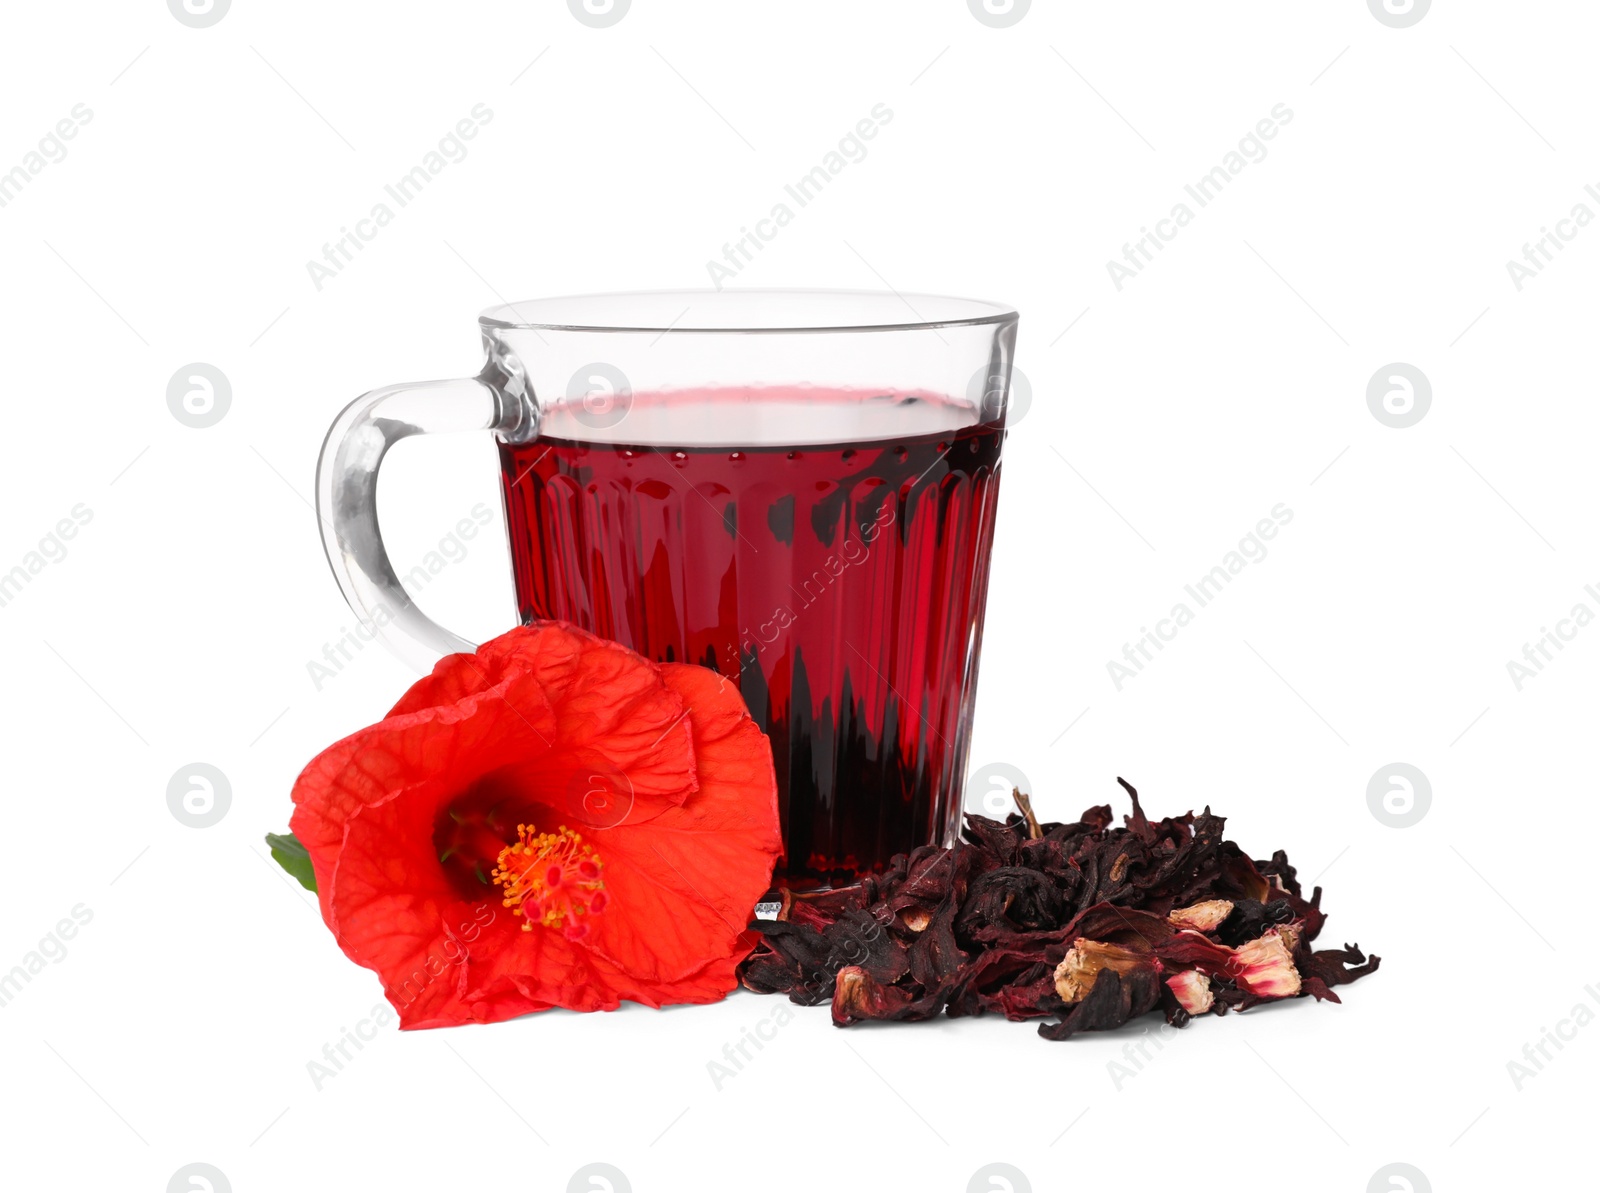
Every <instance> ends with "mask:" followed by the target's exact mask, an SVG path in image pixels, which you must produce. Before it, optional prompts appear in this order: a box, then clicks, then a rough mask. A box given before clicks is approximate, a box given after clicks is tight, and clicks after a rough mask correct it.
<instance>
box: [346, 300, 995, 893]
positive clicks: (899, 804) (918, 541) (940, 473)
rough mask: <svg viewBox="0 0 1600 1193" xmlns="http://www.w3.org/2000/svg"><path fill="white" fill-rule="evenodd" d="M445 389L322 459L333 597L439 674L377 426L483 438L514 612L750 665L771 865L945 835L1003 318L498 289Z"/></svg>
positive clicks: (928, 303)
mask: <svg viewBox="0 0 1600 1193" xmlns="http://www.w3.org/2000/svg"><path fill="white" fill-rule="evenodd" d="M479 323H480V325H481V327H482V332H483V340H484V345H485V348H486V350H487V359H486V361H485V364H484V367H483V369H482V371H481V372H480V373H479V375H478V376H477V377H475V378H471V379H464V380H458V381H430V382H422V383H418V384H412V385H392V386H388V387H386V388H384V389H378V390H373V391H372V392H371V393H368V394H365V395H363V396H362V397H360V398H358V399H356V401H355V402H353V403H352V404H351V405H350V406H349V407H347V408H346V409H345V410H344V411H343V413H341V414H340V415H339V417H338V419H337V420H335V422H334V424H333V427H332V428H331V429H330V430H329V432H328V437H327V440H326V442H325V443H324V444H323V448H322V455H321V458H320V459H319V461H318V464H317V509H318V512H319V514H320V515H321V522H322V527H323V530H322V536H323V544H324V546H325V548H326V549H327V553H328V560H329V562H330V563H331V564H332V566H333V572H334V575H335V577H337V579H338V581H339V586H340V588H341V589H343V591H344V595H345V598H346V600H348V601H349V602H350V605H351V607H352V608H353V609H354V610H355V612H356V613H357V615H358V616H360V617H362V618H363V619H364V620H366V621H367V622H368V624H373V623H379V624H380V625H381V632H382V634H383V636H384V639H385V641H386V643H387V644H388V645H390V646H391V647H392V648H393V649H394V650H395V651H396V653H398V654H399V655H400V656H401V657H402V658H404V659H406V660H407V661H409V662H411V663H412V664H413V665H415V666H417V667H418V668H419V669H420V670H427V669H428V668H429V667H431V666H432V664H433V663H434V662H435V661H436V660H437V659H438V658H439V656H441V655H443V654H448V653H450V652H453V651H470V650H472V649H474V646H473V644H472V643H470V642H468V641H466V640H464V639H462V638H460V637H458V636H456V635H455V634H452V633H451V632H450V631H448V630H446V629H444V628H443V627H442V626H439V625H436V624H435V623H434V622H432V621H430V620H429V619H428V618H427V617H426V616H425V615H424V614H423V613H422V612H421V610H419V609H418V608H417V607H416V605H415V604H414V603H413V602H412V600H411V598H410V597H409V596H408V595H407V594H406V592H405V589H404V587H403V586H402V585H401V583H400V580H399V578H398V576H397V575H396V574H395V571H394V568H393V566H392V565H391V564H390V562H389V558H388V555H387V554H386V553H385V551H384V546H383V540H382V537H381V535H380V534H379V531H378V520H377V510H376V505H375V494H376V488H377V475H378V468H379V465H380V464H381V463H382V460H383V456H384V453H385V452H386V451H387V450H388V449H389V447H390V446H391V445H392V444H394V443H396V442H398V441H399V440H401V439H404V438H406V437H408V436H411V435H418V434H431V433H434V432H442V431H469V430H473V431H490V432H493V433H494V435H495V436H496V437H497V439H498V446H499V451H500V461H501V468H502V487H503V495H504V500H505V515H506V527H507V530H508V532H509V537H510V551H511V563H512V571H513V577H514V581H515V589H516V599H517V604H518V609H519V613H520V616H521V619H522V621H523V622H524V623H526V622H528V621H532V620H535V619H542V618H559V619H561V620H564V621H568V622H571V623H573V624H576V625H578V626H581V627H583V628H584V629H586V630H589V631H591V632H593V633H595V634H597V635H599V636H601V637H604V638H609V639H612V640H614V641H617V642H621V643H623V644H624V645H626V646H628V647H631V648H632V649H634V650H636V651H638V652H640V653H641V654H643V655H645V656H646V657H648V658H651V659H654V660H656V661H658V662H689V663H701V664H704V665H705V666H708V667H711V668H713V669H715V670H717V671H718V672H720V673H722V674H723V675H726V676H728V677H730V678H733V679H736V680H737V681H738V684H739V687H740V690H741V692H742V693H743V695H744V699H745V702H746V704H747V705H748V706H749V709H750V715H751V716H752V717H753V718H754V719H755V721H756V723H757V724H758V725H760V726H761V728H762V730H763V731H765V732H766V733H767V735H768V736H769V737H770V739H771V741H772V750H773V761H774V764H775V768H776V772H777V781H778V798H779V808H780V812H781V815H782V821H783V831H784V843H785V851H786V857H785V859H784V860H783V862H782V863H780V867H779V871H778V874H777V876H776V879H775V881H778V882H781V883H783V884H785V885H787V886H789V887H791V888H793V889H796V890H808V889H820V888H826V887H830V886H838V885H846V884H849V883H851V882H854V881H856V880H857V879H858V878H859V876H860V875H861V874H863V873H867V872H870V871H872V870H875V869H881V868H882V867H884V866H885V865H886V864H887V863H888V861H889V859H890V857H891V856H892V855H894V854H896V853H900V852H904V851H906V850H909V849H913V848H915V847H917V846H919V845H927V844H948V843H950V842H952V841H953V840H954V839H955V837H956V834H957V833H958V832H959V829H960V819H961V799H962V789H963V786H964V772H965V767H966V754H967V743H968V739H969V736H970V731H971V723H972V709H973V694H974V689H975V687H976V683H977V670H978V653H979V644H980V639H981V636H982V630H983V614H984V600H985V595H986V591H987V588H988V576H989V554H990V544H991V541H992V538H993V532H994V519H995V508H996V501H997V498H998V495H999V481H1000V455H1001V446H1002V444H1003V441H1004V438H1005V424H1006V406H1007V395H1008V392H1009V385H1010V376H1011V362H1012V356H1013V353H1014V351H1015V345H1016V328H1017V314H1016V312H1015V311H1014V310H1013V309H1011V308H1009V307H1005V306H1000V305H996V304H994V303H988V302H979V301H975V300H970V299H961V298H944V297H936V296H928V295H916V294H914V295H899V294H885V293H865V292H862V293H857V292H849V291H776V290H771V291H759V290H757V291H732V290H727V291H673V292H652V293H637V294H609V295H589V296H583V297H575V298H551V299H540V300H536V301H530V302H523V303H511V304H507V305H505V306H499V307H494V308H492V309H490V310H488V311H486V312H484V314H483V315H482V316H480V318H479Z"/></svg>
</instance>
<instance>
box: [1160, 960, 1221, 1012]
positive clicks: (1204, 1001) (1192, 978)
mask: <svg viewBox="0 0 1600 1193" xmlns="http://www.w3.org/2000/svg"><path fill="white" fill-rule="evenodd" d="M1167 989H1168V990H1170V991H1172V994H1173V997H1174V998H1176V999H1177V1000H1178V1004H1179V1005H1180V1006H1182V1007H1183V1009H1184V1010H1185V1011H1187V1012H1189V1014H1191V1015H1204V1014H1205V1013H1206V1012H1207V1011H1209V1010H1210V1009H1211V1004H1212V1001H1213V999H1212V995H1211V979H1210V978H1208V977H1206V975H1205V974H1203V973H1201V972H1200V971H1199V970H1198V969H1186V970H1184V971H1183V972H1182V973H1175V974H1173V975H1172V976H1171V977H1170V978H1168V979H1167Z"/></svg>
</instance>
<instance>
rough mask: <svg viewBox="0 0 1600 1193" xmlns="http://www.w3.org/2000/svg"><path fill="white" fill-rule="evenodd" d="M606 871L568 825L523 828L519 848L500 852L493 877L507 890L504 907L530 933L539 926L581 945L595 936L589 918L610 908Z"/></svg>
mask: <svg viewBox="0 0 1600 1193" xmlns="http://www.w3.org/2000/svg"><path fill="white" fill-rule="evenodd" d="M600 869H601V862H600V858H599V857H598V856H597V855H596V854H595V851H594V846H592V845H589V844H587V843H586V842H585V841H584V839H583V835H582V834H581V833H577V832H574V831H572V830H571V829H569V828H568V827H567V826H566V825H564V824H563V825H560V826H558V827H557V828H556V831H555V832H553V833H541V832H538V831H537V830H536V829H535V828H534V826H533V825H531V824H519V825H517V841H516V844H514V845H507V846H506V847H505V848H504V849H502V850H501V851H500V856H499V857H498V858H496V859H495V868H494V871H493V873H491V874H490V877H491V878H492V879H493V880H494V881H495V882H496V883H497V884H499V885H500V886H501V887H502V888H503V889H504V891H505V897H504V898H503V899H501V901H500V902H501V905H502V906H505V907H509V908H511V914H512V915H520V916H522V917H523V923H522V930H523V931H524V932H532V931H533V926H534V925H535V924H539V925H541V926H542V927H545V928H556V929H559V930H560V931H561V933H562V935H564V936H566V937H567V939H569V940H581V939H582V938H583V937H585V936H587V935H588V934H589V925H588V923H587V922H586V920H587V917H589V916H590V915H594V914H598V913H599V912H601V911H603V910H604V909H605V905H606V900H607V896H606V892H605V883H604V882H603V881H602V880H601V877H600Z"/></svg>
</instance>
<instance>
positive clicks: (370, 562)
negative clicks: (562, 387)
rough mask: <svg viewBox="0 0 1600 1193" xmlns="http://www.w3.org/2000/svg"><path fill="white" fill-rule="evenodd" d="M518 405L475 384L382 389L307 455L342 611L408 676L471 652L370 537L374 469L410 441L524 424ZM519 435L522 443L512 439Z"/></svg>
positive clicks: (351, 409) (354, 405) (349, 411)
mask: <svg viewBox="0 0 1600 1193" xmlns="http://www.w3.org/2000/svg"><path fill="white" fill-rule="evenodd" d="M529 421H531V420H529V419H528V418H527V412H526V411H525V410H524V409H523V407H522V404H521V403H519V402H517V401H516V400H515V399H512V398H509V397H507V396H506V395H505V394H503V393H502V392H501V391H499V390H497V389H496V388H495V387H493V386H491V385H488V384H486V383H485V382H483V381H481V380H479V379H477V378H471V377H469V378H462V379H460V380H456V381H419V382H413V383H410V384H406V385H388V386H385V387H384V388H382V389H375V390H372V391H371V392H369V393H365V394H362V395H361V396H360V397H359V398H357V399H356V400H355V401H354V402H351V403H350V405H348V406H346V407H345V408H344V410H343V411H342V412H341V413H340V414H339V417H338V418H336V419H335V420H334V422H333V426H332V427H330V428H329V429H328V436H327V438H326V439H324V440H323V443H322V454H321V455H320V456H319V457H318V458H317V517H318V521H319V522H320V523H321V527H322V546H323V549H324V550H325V551H326V552H327V554H328V563H329V565H330V566H331V567H332V568H333V577H334V579H335V580H337V581H338V582H339V588H340V591H342V592H343V593H344V599H345V600H346V601H348V602H349V604H350V608H351V609H353V610H355V613H356V615H357V616H358V617H360V618H361V619H362V620H363V621H364V622H366V623H367V625H368V626H370V627H372V628H374V629H376V630H377V632H378V633H379V634H380V635H381V636H382V638H383V640H384V643H385V645H387V646H388V647H389V648H390V649H391V650H393V651H394V652H395V653H396V654H397V655H399V656H400V658H401V659H403V660H404V661H405V662H407V663H409V664H410V665H411V666H413V667H415V668H416V669H417V670H418V671H423V672H426V671H429V670H431V669H432V668H433V665H434V664H435V663H436V662H438V661H439V658H440V656H442V655H447V654H453V653H455V652H457V651H472V650H475V649H477V647H476V645H475V644H474V643H471V642H468V641H467V640H466V639H465V638H462V637H460V636H459V635H457V634H453V633H451V632H450V631H449V630H447V629H445V628H444V627H443V626H441V625H439V624H438V623H437V622H435V621H433V620H432V619H431V618H429V617H428V616H427V615H426V614H425V613H423V612H422V610H420V609H418V608H417V606H416V605H415V604H414V603H413V602H412V600H411V597H410V596H409V595H408V594H407V592H406V590H405V587H404V586H403V585H402V584H401V583H400V577H399V576H398V575H396V574H395V570H394V566H393V564H391V563H390V562H389V553H388V552H387V551H386V550H385V549H384V546H383V535H382V534H381V533H380V532H379V530H378V506H377V494H378V467H379V465H381V464H382V463H383V457H384V455H385V454H386V453H387V452H388V450H389V449H390V448H391V447H393V446H394V445H395V444H396V443H399V442H400V440H402V439H407V438H409V437H411V436H412V435H432V434H436V433H439V432H444V431H495V432H497V433H500V434H502V435H507V436H508V437H509V436H512V435H515V433H516V432H518V431H524V430H526V427H525V424H526V423H527V422H529ZM517 437H519V438H520V437H522V436H517Z"/></svg>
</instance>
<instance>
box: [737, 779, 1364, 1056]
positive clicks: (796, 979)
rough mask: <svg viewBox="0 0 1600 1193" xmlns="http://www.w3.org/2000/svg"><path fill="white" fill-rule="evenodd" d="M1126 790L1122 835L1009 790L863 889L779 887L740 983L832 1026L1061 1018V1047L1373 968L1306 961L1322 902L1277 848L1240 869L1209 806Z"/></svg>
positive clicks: (1351, 958) (1057, 1035)
mask: <svg viewBox="0 0 1600 1193" xmlns="http://www.w3.org/2000/svg"><path fill="white" fill-rule="evenodd" d="M1118 782H1119V783H1122V780H1120V779H1119V780H1118ZM1122 785H1123V787H1124V788H1126V789H1127V792H1128V794H1129V796H1130V797H1132V800H1133V815H1132V816H1129V817H1126V818H1125V827H1123V828H1111V827H1110V825H1111V808H1110V806H1109V805H1100V806H1099V807H1094V808H1090V809H1089V810H1088V811H1086V812H1085V813H1084V814H1083V818H1082V819H1081V820H1079V821H1077V822H1076V823H1073V824H1043V825H1041V824H1040V823H1039V822H1038V821H1037V820H1036V819H1035V817H1034V815H1033V812H1032V809H1031V808H1030V806H1029V802H1028V800H1027V798H1026V797H1025V796H1023V795H1021V794H1020V793H1019V794H1018V795H1017V797H1016V798H1017V803H1018V807H1019V808H1020V809H1021V813H1022V814H1021V815H1015V814H1013V815H1012V816H1010V817H1008V818H1007V820H1006V823H1004V824H1001V823H999V822H998V821H994V820H990V819H988V818H986V817H982V816H971V815H969V816H968V817H967V827H966V829H965V831H964V833H963V837H964V838H965V839H964V840H963V841H962V842H961V843H959V844H957V845H956V846H954V847H953V848H949V849H945V848H940V847H937V846H928V847H925V848H922V849H917V850H914V851H913V852H911V853H909V854H901V855H899V856H898V857H896V858H895V859H894V862H893V864H892V865H891V868H890V869H889V870H888V871H887V872H886V873H883V874H880V875H874V876H871V877H868V878H867V879H866V880H865V881H864V882H863V883H862V884H861V885H860V886H857V887H852V888H849V889H845V890H838V891H831V892H826V893H824V894H820V895H808V896H801V895H793V894H790V893H789V892H787V891H785V892H784V893H783V898H782V902H781V906H780V910H779V911H778V915H777V918H776V919H775V920H757V921H756V922H755V923H753V924H752V925H751V927H752V928H755V929H757V930H758V931H760V932H761V934H762V937H763V939H762V942H761V943H760V944H759V945H758V946H757V947H756V950H755V952H754V953H752V954H751V955H750V956H749V957H748V958H747V959H746V960H745V961H744V963H743V965H742V966H741V967H740V971H739V972H740V978H741V980H742V982H743V983H744V985H745V986H746V987H747V988H748V989H750V990H754V991H756V992H758V993H762V994H778V993H782V994H787V995H788V996H789V998H790V999H791V1000H792V1001H794V1002H796V1003H800V1004H801V1005H804V1006H815V1005H818V1004H820V1003H823V1002H829V1001H831V1002H832V1004H833V1021H834V1023H835V1024H837V1025H838V1026H840V1027H848V1026H849V1025H850V1024H852V1023H858V1022H861V1021H862V1020H869V1019H929V1018H932V1017H933V1016H935V1015H937V1014H938V1013H939V1012H940V1011H943V1012H944V1013H945V1014H947V1015H951V1016H958V1015H981V1014H984V1013H985V1012H995V1011H997V1012H999V1013H1001V1014H1003V1015H1004V1016H1005V1017H1006V1018H1007V1019H1017V1020H1022V1019H1042V1018H1055V1019H1056V1021H1055V1022H1052V1023H1045V1024H1041V1025H1040V1027H1039V1034H1040V1035H1042V1036H1044V1037H1045V1038H1046V1039H1050V1040H1064V1039H1066V1038H1067V1037H1069V1036H1071V1035H1073V1034H1075V1033H1077V1032H1080V1031H1099V1030H1105V1029H1107V1028H1113V1027H1120V1026H1121V1025H1122V1024H1124V1023H1126V1022H1128V1021H1129V1020H1130V1019H1133V1018H1136V1017H1137V1016H1140V1015H1144V1014H1146V1013H1147V1012H1150V1011H1153V1010H1156V1009H1157V1008H1159V1009H1160V1010H1161V1011H1162V1012H1163V1013H1165V1015H1166V1017H1167V1021H1168V1022H1169V1023H1171V1024H1173V1025H1174V1026H1179V1027H1181V1026H1183V1025H1184V1024H1185V1023H1187V1022H1188V1021H1189V1019H1190V1018H1191V1017H1192V1016H1194V1015H1199V1014H1202V1013H1204V1012H1206V1011H1210V1012H1212V1013H1214V1014H1218V1015H1220V1014H1223V1013H1225V1012H1226V1011H1228V1010H1229V1009H1230V1008H1231V1009H1233V1010H1244V1009H1245V1008H1247V1007H1250V1006H1254V1005H1255V1004H1257V1003H1261V1002H1270V1001H1273V1000H1276V999H1282V998H1297V997H1303V996H1304V995H1307V994H1310V995H1312V996H1313V997H1315V998H1317V999H1318V1000H1322V999H1329V1000H1331V1001H1333V1002H1338V1001H1339V997H1338V995H1336V994H1335V993H1334V992H1333V987H1334V986H1339V985H1343V984H1344V983H1346V982H1353V981H1354V980H1355V979H1357V978H1359V977H1363V976H1365V975H1366V974H1369V973H1372V972H1374V971H1375V970H1376V969H1377V968H1378V958H1377V957H1371V958H1368V957H1367V956H1365V955H1364V954H1363V953H1362V951H1361V950H1360V948H1358V947H1357V946H1355V945H1346V946H1345V947H1344V948H1342V949H1321V950H1313V949H1312V948H1311V942H1312V941H1314V940H1315V939H1316V938H1317V934H1318V933H1319V932H1321V931H1322V925H1323V921H1324V920H1325V919H1326V917H1325V916H1324V915H1323V912H1322V910H1321V908H1320V906H1319V904H1320V903H1321V899H1322V889H1321V888H1320V887H1318V888H1316V889H1315V890H1313V891H1312V894H1311V898H1310V899H1309V900H1308V899H1306V898H1304V897H1303V895H1302V894H1301V888H1300V884H1299V882H1298V881H1296V879H1295V871H1294V867H1292V866H1291V865H1290V864H1289V860H1288V858H1287V857H1286V856H1285V855H1284V853H1283V851H1282V850H1280V851H1278V852H1277V853H1274V854H1273V855H1272V859H1271V860H1270V861H1266V862H1261V861H1251V859H1250V858H1249V857H1248V856H1247V855H1246V854H1245V853H1244V852H1243V851H1242V850H1240V848H1239V847H1238V846H1237V845H1235V844H1234V843H1233V842H1232V841H1225V840H1223V838H1222V830H1223V823H1224V822H1223V819H1222V817H1220V816H1213V815H1212V814H1211V810H1210V809H1209V808H1207V809H1206V811H1204V812H1202V813H1201V814H1200V815H1198V816H1196V815H1195V814H1194V813H1192V812H1191V813H1188V814H1186V815H1183V816H1179V817H1167V818H1165V819H1163V820H1161V821H1159V822H1157V823H1152V822H1151V821H1150V820H1149V819H1148V818H1147V817H1146V816H1145V814H1144V811H1143V810H1142V809H1141V808H1140V806H1139V796H1138V793H1137V792H1136V791H1134V789H1133V788H1132V787H1130V786H1128V784H1127V783H1122Z"/></svg>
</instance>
